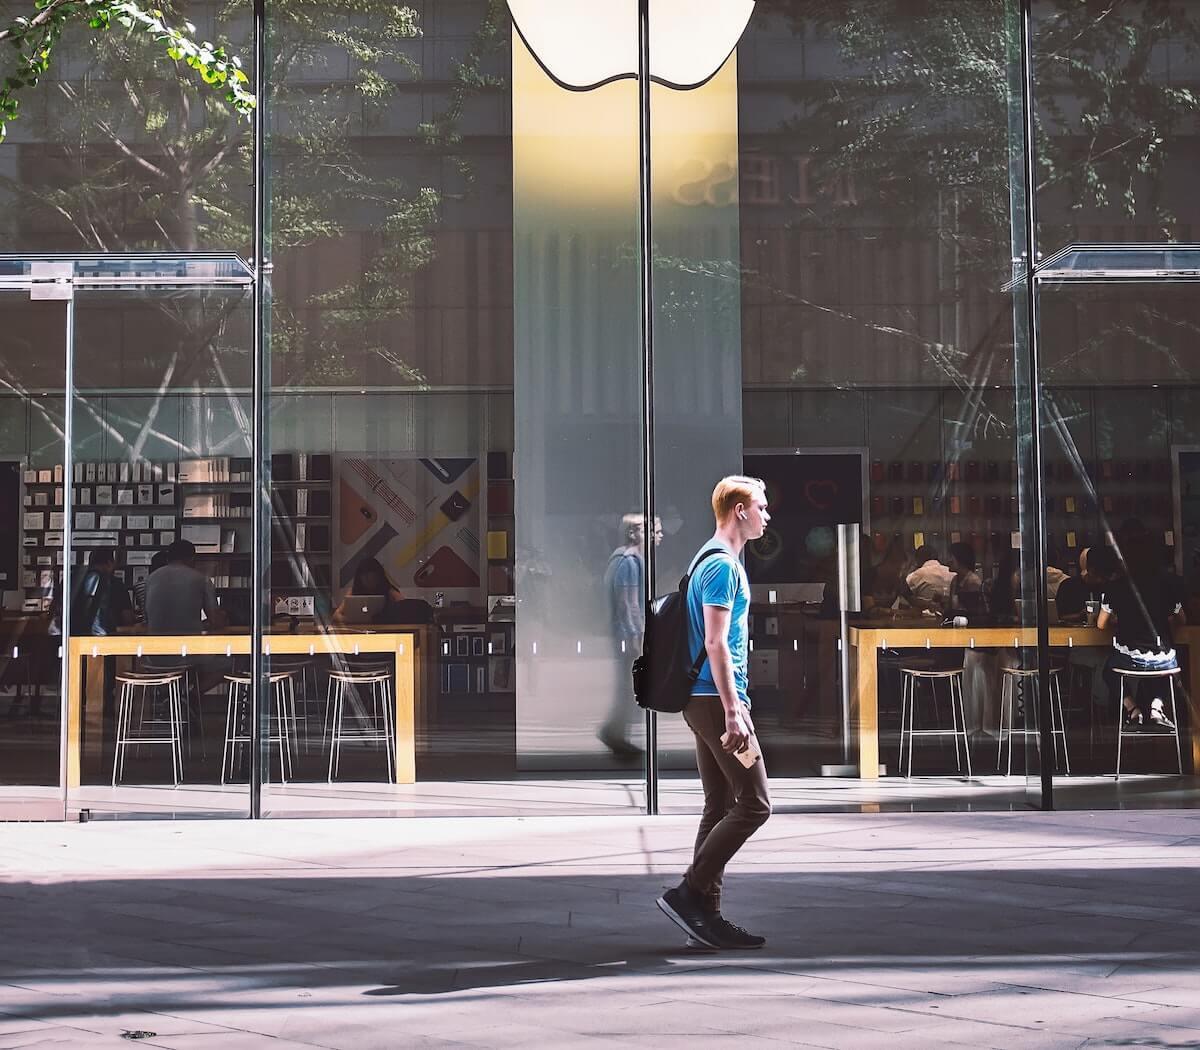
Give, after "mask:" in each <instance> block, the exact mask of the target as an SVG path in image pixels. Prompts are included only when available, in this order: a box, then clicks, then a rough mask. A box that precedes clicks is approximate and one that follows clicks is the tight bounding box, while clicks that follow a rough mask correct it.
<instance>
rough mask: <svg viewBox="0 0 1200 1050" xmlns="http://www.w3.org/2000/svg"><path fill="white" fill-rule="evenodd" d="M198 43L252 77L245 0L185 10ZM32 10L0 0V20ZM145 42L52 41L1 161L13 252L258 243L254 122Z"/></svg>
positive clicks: (7, 236) (5, 239) (130, 37)
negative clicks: (238, 62)
mask: <svg viewBox="0 0 1200 1050" xmlns="http://www.w3.org/2000/svg"><path fill="white" fill-rule="evenodd" d="M166 10H167V18H168V20H169V21H170V23H171V24H178V23H179V20H181V19H182V18H184V17H187V18H188V19H190V20H191V21H192V22H194V23H195V24H196V34H197V38H198V39H200V40H211V41H213V42H214V43H217V44H220V45H224V46H225V47H226V48H227V49H228V50H229V51H230V53H231V54H235V55H238V56H240V57H241V58H242V59H243V62H244V63H245V66H246V70H247V72H248V73H249V72H250V71H251V70H250V67H251V61H250V59H251V57H252V55H253V49H252V47H251V37H252V31H253V29H252V23H251V20H250V18H249V13H250V4H249V3H246V2H245V0H235V2H232V3H226V4H211V3H205V4H191V5H188V6H187V8H186V10H185V9H184V8H183V7H182V6H181V5H176V6H171V7H168V8H167V9H166ZM24 14H26V12H25V11H24V9H23V8H22V5H21V4H20V3H16V2H11V3H10V2H7V0H0V24H2V25H8V23H9V22H10V21H11V20H12V19H14V18H16V17H17V16H19V15H24ZM223 95H224V92H222V91H217V90H214V89H213V88H210V87H205V86H204V85H203V84H202V83H201V81H200V78H199V74H197V73H196V71H195V70H193V69H190V68H188V67H187V65H186V64H185V63H183V62H180V63H178V64H176V63H172V62H170V61H169V60H167V58H166V55H165V53H164V48H163V45H162V44H161V43H159V42H158V41H157V40H156V39H154V37H152V36H151V35H150V34H136V33H135V34H130V33H128V32H125V31H124V30H118V32H116V33H100V32H89V31H88V30H87V29H86V27H85V26H81V27H79V31H77V32H75V31H71V32H66V33H64V34H63V36H62V39H61V40H59V41H57V42H56V43H55V45H54V51H53V57H52V60H51V63H50V69H49V71H48V72H47V73H46V74H45V75H43V76H42V77H41V78H40V81H39V83H38V85H37V87H36V88H33V89H30V88H26V89H24V90H22V91H21V92H20V96H19V97H20V98H21V111H20V118H19V119H18V120H16V121H14V122H13V123H12V124H10V125H9V128H8V137H7V139H6V140H5V142H4V151H3V159H2V160H0V244H3V245H4V248H5V250H7V251H27V252H67V253H82V252H101V253H114V254H119V253H131V252H142V251H156V252H201V251H237V252H241V253H243V254H245V244H246V242H247V241H248V240H249V237H250V230H249V227H250V222H251V211H250V197H251V184H252V180H251V177H250V175H251V173H250V149H249V143H250V136H251V125H250V123H249V122H248V121H246V120H244V119H242V118H240V117H238V116H236V115H235V114H233V113H231V111H230V109H229V107H228V106H227V105H226V103H225V102H224V99H223Z"/></svg>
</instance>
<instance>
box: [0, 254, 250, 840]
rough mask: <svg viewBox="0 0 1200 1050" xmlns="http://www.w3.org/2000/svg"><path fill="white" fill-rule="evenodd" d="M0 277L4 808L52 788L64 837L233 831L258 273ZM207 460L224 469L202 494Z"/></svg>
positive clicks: (109, 271) (205, 270) (210, 263)
mask: <svg viewBox="0 0 1200 1050" xmlns="http://www.w3.org/2000/svg"><path fill="white" fill-rule="evenodd" d="M0 265H3V266H4V267H5V270H0V282H3V283H4V284H6V285H7V286H8V287H7V289H6V290H5V291H4V293H3V299H0V306H3V308H4V309H5V310H6V315H5V316H6V318H8V319H10V320H11V323H7V324H5V326H4V328H3V331H4V336H3V338H4V339H5V342H6V345H5V347H4V349H5V353H4V356H3V360H4V368H5V370H6V376H5V381H6V386H7V387H8V389H7V390H6V392H5V395H4V396H5V398H6V406H5V412H6V414H5V430H4V433H5V448H6V450H7V449H9V446H11V450H10V452H6V455H10V456H11V458H10V459H8V460H7V461H6V462H7V463H11V464H15V466H14V467H9V466H6V468H5V469H6V471H7V472H8V473H9V474H11V475H12V477H11V478H10V479H7V480H6V482H5V483H6V484H9V483H11V485H12V486H13V491H12V496H13V499H12V501H11V502H10V501H9V500H7V499H6V500H5V505H6V507H8V506H11V507H14V508H17V509H19V511H20V513H19V516H17V517H14V518H13V519H12V522H11V528H7V527H6V533H5V537H6V542H5V544H4V547H5V549H6V550H7V549H9V548H10V547H11V548H12V549H14V550H15V551H17V552H19V558H20V563H19V564H18V565H17V566H16V567H15V573H16V575H15V576H13V577H12V580H13V582H12V584H11V585H9V586H6V587H5V591H6V603H5V618H4V625H5V654H6V666H5V672H4V673H5V684H4V689H5V694H6V698H7V699H8V700H9V703H8V704H7V705H6V706H7V711H6V717H7V719H8V721H6V723H5V726H6V729H7V730H9V732H8V738H7V741H6V742H11V745H12V747H13V750H14V756H13V761H11V762H9V763H7V764H6V768H8V769H10V770H12V771H13V776H14V778H17V779H18V780H19V782H20V783H21V784H22V785H28V787H25V786H22V787H21V788H19V789H14V790H19V791H20V792H33V793H34V794H35V795H36V794H37V792H36V791H35V787H37V788H41V789H46V788H49V790H50V792H51V800H52V801H50V802H46V803H45V808H47V811H49V810H50V809H53V810H54V815H56V816H59V817H61V816H63V815H66V816H73V815H75V814H77V813H78V814H80V815H81V816H83V815H86V816H88V817H93V816H94V817H101V816H113V815H134V814H145V813H171V814H175V815H188V814H199V813H213V814H246V813H248V811H249V793H248V790H247V787H246V784H245V781H244V778H243V780H242V782H241V783H240V784H239V783H238V779H237V776H236V772H235V766H236V758H237V755H236V752H237V751H238V749H239V748H240V750H241V751H242V752H243V753H244V752H245V751H246V750H247V747H248V745H249V738H248V737H247V736H246V734H247V733H248V728H247V723H246V721H245V719H242V720H240V721H239V716H237V712H236V711H235V712H234V714H230V711H233V710H234V708H235V707H236V706H237V705H236V703H234V702H233V701H228V698H229V697H230V696H235V699H236V698H239V697H240V698H241V700H242V706H243V707H245V706H246V705H247V703H248V701H247V700H246V699H245V698H248V697H249V696H250V695H251V691H250V690H249V688H248V684H249V683H248V677H249V676H248V670H249V668H248V660H249V636H248V633H247V629H248V626H249V624H248V616H247V615H246V614H245V612H244V610H245V609H247V608H248V607H249V595H250V581H249V577H250V568H249V557H250V555H249V551H250V550H251V545H250V540H251V530H252V524H253V523H252V519H251V517H250V500H249V490H250V476H249V472H250V465H249V455H250V447H249V446H250V437H249V435H250V428H249V425H248V422H247V420H248V413H249V401H248V388H249V385H250V383H249V380H250V354H249V347H250V339H249V333H250V325H249V298H248V291H249V287H250V281H251V277H250V273H249V271H248V270H247V268H246V267H245V265H244V264H243V263H242V262H241V261H240V260H238V259H237V258H236V257H235V256H183V257H175V256H172V257H164V256H129V257H116V256H110V255H106V256H92V257H79V258H73V259H67V258H58V259H55V258H50V259H27V258H12V257H10V258H9V259H5V260H0ZM6 271H7V272H6ZM5 277H7V278H8V279H7V280H4V278H5ZM22 278H23V279H24V283H25V285H26V287H25V288H24V289H21V288H19V287H13V286H18V285H20V283H21V281H22ZM30 289H32V291H31V290H30ZM31 298H32V299H33V301H30V299H31ZM67 395H69V396H67ZM68 404H69V406H70V407H69V409H67V407H66V406H67V405H68ZM213 453H218V454H220V455H221V456H223V457H224V459H225V460H227V461H228V462H230V463H232V464H233V465H232V466H231V467H230V468H229V469H228V470H227V471H223V472H220V473H218V474H216V475H213V476H204V477H201V476H200V474H201V471H200V468H199V467H198V466H197V463H198V462H203V461H205V458H206V457H210V458H211V456H212V454H213ZM235 474H236V477H235V476H234V475H235ZM10 531H11V533H12V535H11V536H9V535H8V533H9V532H10ZM5 571H6V572H7V571H10V569H9V567H6V570H5ZM151 575H154V577H155V578H154V580H153V581H152V580H151V579H150V577H151ZM60 668H61V670H62V671H63V672H64V673H65V677H63V676H60ZM239 676H240V677H239ZM60 679H61V682H60ZM243 679H245V686H246V688H244V689H243V690H242V693H241V694H239V693H238V683H239V682H240V681H242V680H243ZM10 680H11V684H10ZM60 686H61V687H60ZM227 701H228V702H227ZM231 727H232V728H231ZM231 752H235V753H234V754H233V755H232V756H231V757H229V756H230V753H231ZM226 757H229V761H228V763H227V764H226V762H225V761H224V759H225V758H226ZM34 801H35V802H37V801H38V799H37V798H34ZM22 815H24V816H28V815H30V812H29V811H28V810H27V809H25V810H23V812H22Z"/></svg>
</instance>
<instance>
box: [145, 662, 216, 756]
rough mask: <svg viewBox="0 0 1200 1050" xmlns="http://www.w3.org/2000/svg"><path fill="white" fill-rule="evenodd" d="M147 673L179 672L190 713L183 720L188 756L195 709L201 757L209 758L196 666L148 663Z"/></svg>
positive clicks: (185, 707)
mask: <svg viewBox="0 0 1200 1050" xmlns="http://www.w3.org/2000/svg"><path fill="white" fill-rule="evenodd" d="M144 666H145V668H146V673H148V674H151V673H152V674H177V675H179V677H180V678H181V679H182V691H183V710H185V711H186V712H187V713H188V717H187V718H185V719H184V721H183V731H184V733H186V734H187V753H188V758H189V759H190V758H191V757H192V719H191V712H192V711H193V710H195V712H196V721H197V722H198V723H199V726H200V758H201V759H202V760H203V759H207V758H208V748H207V746H206V745H205V743H204V705H203V704H202V703H201V702H200V701H201V696H200V676H199V675H198V674H197V673H196V668H195V667H193V666H192V665H191V664H167V663H161V664H160V663H157V662H156V663H146V664H145V665H144ZM193 696H195V698H196V703H195V705H194V706H193V704H192V697H193Z"/></svg>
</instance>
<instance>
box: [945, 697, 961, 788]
mask: <svg viewBox="0 0 1200 1050" xmlns="http://www.w3.org/2000/svg"><path fill="white" fill-rule="evenodd" d="M947 684H948V691H949V693H950V726H951V728H952V729H953V731H954V768H955V769H957V770H958V771H959V772H960V773H961V772H962V754H961V752H960V750H959V739H958V711H957V710H956V708H955V706H954V679H953V678H949V679H947Z"/></svg>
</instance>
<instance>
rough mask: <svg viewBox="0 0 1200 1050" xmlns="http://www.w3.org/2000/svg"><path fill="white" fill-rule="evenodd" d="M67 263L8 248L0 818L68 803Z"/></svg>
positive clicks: (2, 336) (2, 278) (1, 270)
mask: <svg viewBox="0 0 1200 1050" xmlns="http://www.w3.org/2000/svg"><path fill="white" fill-rule="evenodd" d="M61 272H62V266H61V265H58V266H56V265H55V264H54V263H53V262H50V263H39V264H33V265H31V263H30V262H29V261H26V260H16V259H9V258H3V257H0V820H6V819H20V820H61V819H62V817H63V813H64V790H63V772H62V757H63V739H62V737H63V720H62V704H61V699H62V660H61V657H60V651H61V650H60V642H61V638H60V637H58V636H57V634H56V632H55V631H54V630H52V627H51V625H52V622H53V619H54V616H55V613H54V608H53V607H54V604H55V601H56V599H57V596H58V594H59V591H60V588H59V585H58V581H59V579H60V575H61V571H62V562H61V558H62V551H63V546H62V533H63V523H62V520H61V517H62V515H61V511H60V510H56V509H55V508H56V495H57V494H58V493H59V492H61V490H62V487H63V480H62V469H63V463H64V462H65V461H66V445H65V425H64V424H65V420H64V413H63V409H64V406H65V404H66V398H65V390H66V358H67V355H66V347H67V324H68V313H67V311H68V304H67V302H66V300H65V299H64V297H63V295H62V294H61V292H62V287H61V285H59V284H58V282H57V277H58V275H59V274H60V273H61Z"/></svg>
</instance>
